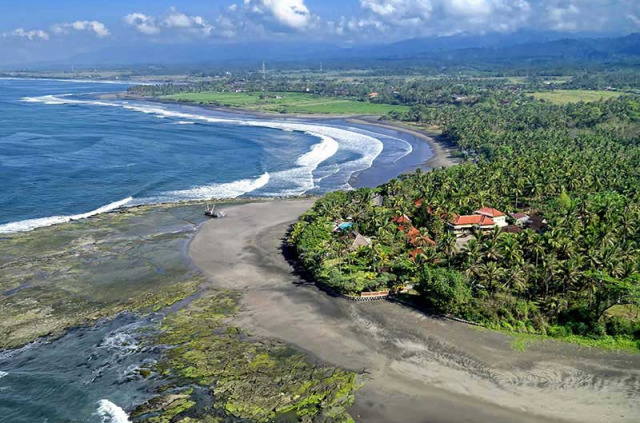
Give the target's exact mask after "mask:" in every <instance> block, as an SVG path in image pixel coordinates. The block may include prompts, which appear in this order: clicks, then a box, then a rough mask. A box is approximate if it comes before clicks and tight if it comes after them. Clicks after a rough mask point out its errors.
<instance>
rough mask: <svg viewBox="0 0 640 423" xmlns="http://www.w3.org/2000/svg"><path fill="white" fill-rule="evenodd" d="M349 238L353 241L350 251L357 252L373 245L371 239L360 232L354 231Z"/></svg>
mask: <svg viewBox="0 0 640 423" xmlns="http://www.w3.org/2000/svg"><path fill="white" fill-rule="evenodd" d="M349 237H350V238H352V239H353V242H352V243H351V246H350V247H349V249H350V250H351V251H355V250H357V249H358V248H360V247H368V246H369V245H371V238H367V237H366V236H363V235H361V234H360V233H359V232H358V231H353V232H351V233H350V234H349Z"/></svg>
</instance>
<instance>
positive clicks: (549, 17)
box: [334, 0, 640, 38]
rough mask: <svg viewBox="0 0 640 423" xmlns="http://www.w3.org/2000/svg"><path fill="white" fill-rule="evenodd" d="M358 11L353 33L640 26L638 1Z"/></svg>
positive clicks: (504, 2)
mask: <svg viewBox="0 0 640 423" xmlns="http://www.w3.org/2000/svg"><path fill="white" fill-rule="evenodd" d="M359 1H360V7H361V10H362V14H361V15H359V16H353V17H350V18H347V22H348V23H347V24H345V25H343V26H342V27H340V26H339V25H334V27H335V28H336V30H337V31H338V30H340V29H341V28H344V30H345V31H353V33H352V34H350V35H351V36H352V37H356V38H357V37H358V36H359V35H358V33H357V31H362V33H363V34H364V35H363V34H360V37H361V38H371V37H373V36H374V35H375V33H374V31H378V37H380V36H383V37H384V36H386V37H387V38H407V37H416V36H430V35H452V34H456V33H462V32H466V33H486V32H493V31H498V32H512V31H516V30H518V29H536V30H543V31H544V30H554V31H564V32H575V31H586V32H598V31H602V32H614V33H615V32H622V31H626V32H631V31H634V30H637V26H638V25H640V18H639V17H640V1H638V0H359Z"/></svg>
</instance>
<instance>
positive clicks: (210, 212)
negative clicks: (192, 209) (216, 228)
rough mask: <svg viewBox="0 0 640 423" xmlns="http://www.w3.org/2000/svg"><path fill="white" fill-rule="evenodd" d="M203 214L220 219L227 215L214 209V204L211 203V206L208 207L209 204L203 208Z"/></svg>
mask: <svg viewBox="0 0 640 423" xmlns="http://www.w3.org/2000/svg"><path fill="white" fill-rule="evenodd" d="M204 214H205V215H206V216H209V217H214V218H216V219H221V218H223V217H227V214H226V213H225V212H223V211H221V210H216V205H215V204H213V205H212V206H211V207H209V204H207V205H206V208H205V210H204Z"/></svg>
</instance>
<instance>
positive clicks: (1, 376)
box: [0, 370, 9, 379]
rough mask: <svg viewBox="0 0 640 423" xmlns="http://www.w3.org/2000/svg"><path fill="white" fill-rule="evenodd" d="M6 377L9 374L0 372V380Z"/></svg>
mask: <svg viewBox="0 0 640 423" xmlns="http://www.w3.org/2000/svg"><path fill="white" fill-rule="evenodd" d="M8 375H9V373H7V372H3V371H2V370H0V379H2V378H3V377H5V376H8Z"/></svg>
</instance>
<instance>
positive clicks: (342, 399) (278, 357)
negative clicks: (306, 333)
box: [0, 204, 356, 423]
mask: <svg viewBox="0 0 640 423" xmlns="http://www.w3.org/2000/svg"><path fill="white" fill-rule="evenodd" d="M203 220H204V217H202V205H201V204H180V205H157V206H141V207H137V208H130V209H125V210H121V211H118V212H115V213H109V214H105V215H100V216H96V217H94V218H91V219H86V220H82V221H76V222H70V223H66V224H62V225H57V226H52V227H48V228H40V229H37V230H35V231H32V232H26V233H18V234H10V235H4V236H2V238H1V239H0V273H1V275H2V277H1V278H0V350H3V349H12V348H16V347H19V346H22V345H24V344H27V343H30V342H33V341H36V340H37V339H39V338H42V337H47V338H49V339H51V338H55V337H59V336H60V335H62V334H64V333H65V331H66V330H68V329H70V328H73V327H79V326H92V325H94V324H95V323H96V322H98V321H100V320H102V319H106V318H111V317H113V316H115V315H117V314H118V313H122V312H135V313H139V314H141V315H144V314H148V313H154V312H160V313H161V314H162V315H164V317H163V318H162V320H161V323H160V327H159V328H158V330H153V331H149V335H148V337H147V339H146V342H147V344H148V345H147V346H148V347H154V346H162V348H161V350H162V351H163V353H162V354H161V355H160V358H159V360H158V361H157V362H156V363H155V364H153V365H148V366H143V367H142V368H140V369H139V375H140V377H142V378H153V379H154V381H156V382H158V381H161V382H163V383H160V386H162V388H159V389H158V388H157V386H158V384H157V383H155V384H154V386H156V388H154V389H157V391H155V392H154V393H153V394H154V398H153V399H152V400H150V401H148V402H147V403H145V404H141V405H139V406H138V407H137V408H136V409H135V410H133V412H132V413H131V419H132V420H133V421H136V422H150V423H164V422H166V423H169V422H172V423H175V422H181V423H195V422H201V423H205V422H207V423H209V422H236V421H237V422H249V421H251V422H267V421H279V422H294V421H295V422H345V421H352V419H351V417H350V416H349V415H348V414H347V412H346V411H345V407H346V406H348V405H350V404H351V403H352V402H353V399H354V392H355V389H356V381H355V375H354V374H353V373H351V372H347V371H344V370H342V369H338V368H335V367H330V366H326V365H323V364H320V363H316V362H314V360H313V359H312V358H311V357H309V356H307V355H306V354H303V353H301V352H300V351H297V350H295V349H293V348H291V347H290V346H287V345H286V344H283V343H281V342H278V341H274V340H270V339H265V338H259V337H254V336H252V335H251V334H250V333H247V332H246V331H244V330H243V329H242V328H239V327H237V326H235V325H234V324H233V322H234V316H235V315H236V313H237V311H238V308H239V301H240V296H241V293H240V292H235V291H219V290H214V289H211V288H209V287H207V284H206V283H205V282H206V281H205V279H204V277H203V276H202V275H201V274H200V273H199V272H198V270H197V269H195V268H194V267H193V266H192V265H191V263H190V262H189V260H188V258H187V257H186V254H185V251H186V247H187V245H188V242H189V239H190V238H191V236H192V235H193V233H194V231H195V229H196V228H197V226H198V224H199V223H201V222H202V221H203Z"/></svg>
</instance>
